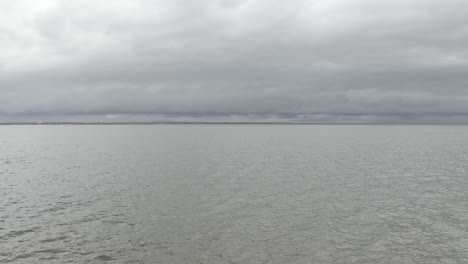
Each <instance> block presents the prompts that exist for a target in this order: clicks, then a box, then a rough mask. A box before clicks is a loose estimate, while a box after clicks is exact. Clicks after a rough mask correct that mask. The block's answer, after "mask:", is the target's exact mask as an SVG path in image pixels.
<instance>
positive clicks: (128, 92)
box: [0, 0, 468, 122]
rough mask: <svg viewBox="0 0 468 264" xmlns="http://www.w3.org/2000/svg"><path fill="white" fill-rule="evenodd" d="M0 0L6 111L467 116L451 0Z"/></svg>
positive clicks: (458, 13) (463, 64)
mask: <svg viewBox="0 0 468 264" xmlns="http://www.w3.org/2000/svg"><path fill="white" fill-rule="evenodd" d="M0 3H1V4H0V17H1V18H0V113H2V114H3V115H9V116H27V115H36V116H40V115H51V116H63V115H76V116H92V115H109V114H110V115H121V116H126V117H128V116H129V115H130V116H132V115H133V116H138V115H148V116H152V115H153V116H154V115H170V116H172V117H173V116H174V115H181V116H184V115H185V116H193V115H197V116H200V115H206V116H213V115H214V116H216V115H225V116H229V115H230V114H231V115H232V114H235V115H254V116H255V115H257V116H264V115H276V116H277V117H278V118H281V117H282V115H283V116H284V115H288V114H289V115H291V116H288V118H293V116H295V117H302V118H303V119H304V120H307V118H308V116H314V118H313V120H322V119H323V118H325V117H326V118H330V116H341V117H342V118H344V119H348V117H347V116H353V115H354V116H362V117H358V118H357V119H359V120H360V118H361V119H362V118H364V119H366V118H367V117H369V116H371V117H372V118H370V119H369V118H368V119H369V120H372V121H375V120H376V118H375V116H376V117H378V116H381V118H382V120H384V119H388V117H389V116H394V118H396V119H398V120H402V119H401V118H403V117H404V116H406V117H420V118H421V119H424V118H426V117H424V116H433V117H434V116H435V117H441V116H443V117H445V118H447V116H454V117H457V116H463V115H468V88H467V87H468V78H467V77H466V73H467V72H468V49H467V48H466V47H467V46H468V26H466V25H468V17H466V12H468V3H467V2H466V1H462V0H445V1H441V0H438V1H436V0H425V1H422V0H409V1H408V0H407V1H403V0H396V1H371V0H353V1H351V0H342V1H335V0H332V1H330V0H326V1H325V0H316V1H306V0H292V1H287V2H284V1H279V0H274V1H271V0H269V1H267V0H256V1H252V0H251V1H236V0H230V1H220V0H218V1H216V0H210V1H201V0H200V1H198V0H197V1H174V0H172V1H169V0H164V1H163V0H159V1H144V0H142V1H130V0H121V1H112V2H101V1H91V0H84V1H73V0H71V1H60V0H56V1H52V0H50V1H41V2H40V3H37V1H36V2H32V1H26V0H20V1H15V2H14V3H6V2H0ZM317 116H321V117H320V118H318V119H317ZM366 116H367V117H366ZM385 116H387V117H385ZM423 117H424V118H423ZM11 118H12V117H9V119H11ZM392 118H393V117H392ZM332 119H333V118H332ZM396 119H395V120H396ZM410 119H411V118H410ZM436 119H437V118H436ZM334 120H339V118H335V119H334ZM366 120H367V119H366ZM392 120H394V119H392ZM457 120H458V119H457ZM403 121H404V120H403ZM457 122H458V121H457Z"/></svg>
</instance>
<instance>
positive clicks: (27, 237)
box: [0, 125, 468, 264]
mask: <svg viewBox="0 0 468 264" xmlns="http://www.w3.org/2000/svg"><path fill="white" fill-rule="evenodd" d="M467 160H468V127H464V126H318V125H311V126H305V125H304V126H294V125H290V126H286V125H285V126H279V125H278V126H276V125H264V126H261V125H224V126H223V125H219V126H213V125H211V126H210V125H207V126H196V125H174V126H158V125H154V126H0V197H1V199H0V263H103V262H109V263H204V264H208V263H227V264H232V263H239V264H244V263H304V264H305V263H467V262H468V240H467V238H466V231H468V177H467V175H468V173H467V170H468V162H467Z"/></svg>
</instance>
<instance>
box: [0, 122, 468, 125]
mask: <svg viewBox="0 0 468 264" xmlns="http://www.w3.org/2000/svg"><path fill="white" fill-rule="evenodd" d="M11 125H37V126H41V125H454V126H466V125H468V124H466V123H313V122H310V123H305V122H4V123H1V122H0V126H11Z"/></svg>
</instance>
